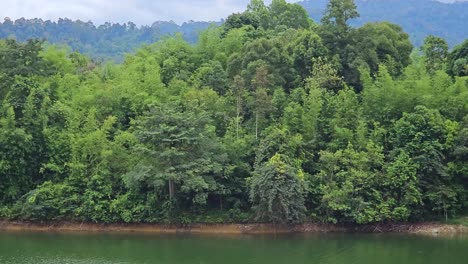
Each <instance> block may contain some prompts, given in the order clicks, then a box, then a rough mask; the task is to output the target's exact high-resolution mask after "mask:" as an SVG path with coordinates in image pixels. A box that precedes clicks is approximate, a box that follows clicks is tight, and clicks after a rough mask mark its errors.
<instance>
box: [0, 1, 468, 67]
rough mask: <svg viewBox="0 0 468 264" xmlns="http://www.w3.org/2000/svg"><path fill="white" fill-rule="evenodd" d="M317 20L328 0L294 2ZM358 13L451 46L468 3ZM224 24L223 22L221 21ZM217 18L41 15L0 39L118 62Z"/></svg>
mask: <svg viewBox="0 0 468 264" xmlns="http://www.w3.org/2000/svg"><path fill="white" fill-rule="evenodd" d="M299 4H300V5H302V6H303V7H304V8H305V9H306V10H307V12H308V13H309V15H310V16H311V17H312V18H313V20H314V21H315V22H316V23H319V22H320V20H321V18H322V16H323V14H324V11H325V8H326V5H327V0H305V1H302V2H299ZM356 4H357V10H358V12H359V13H360V17H357V18H355V19H352V20H351V21H350V25H352V26H355V27H360V26H362V25H364V24H365V23H368V22H382V21H389V22H392V23H396V24H398V25H400V26H402V27H403V30H404V31H405V32H407V33H408V34H409V36H410V40H411V41H412V43H413V45H415V46H417V47H419V46H421V45H422V44H423V40H424V38H425V37H427V36H428V35H435V36H439V37H442V38H444V39H445V40H446V41H447V42H448V44H449V46H450V47H454V46H455V45H458V44H460V43H462V42H463V40H464V39H465V38H467V37H468V22H467V21H468V2H458V3H452V4H446V3H441V2H437V1H432V0H411V1H407V0H367V1H366V0H357V1H356ZM222 22H224V21H222ZM222 22H216V23H214V22H213V23H212V22H193V21H192V22H188V23H183V24H182V25H180V26H179V25H177V24H176V23H174V22H163V21H159V22H155V23H153V24H152V25H151V26H142V27H139V26H137V25H135V24H134V23H132V22H128V23H125V24H118V23H113V24H111V23H106V24H104V25H99V26H97V25H94V24H93V23H92V22H83V21H79V20H78V21H72V20H70V19H66V18H65V19H60V20H58V21H56V22H53V21H49V20H47V21H44V20H42V19H24V18H21V19H17V20H15V21H12V20H10V19H9V18H5V20H4V21H3V23H1V22H0V38H15V39H16V40H18V41H21V42H24V41H26V40H28V39H30V38H39V39H46V40H47V41H49V42H51V43H53V44H62V45H66V46H69V47H71V48H72V50H73V51H78V52H81V53H83V54H85V55H87V56H90V57H92V58H93V59H95V60H98V61H103V60H109V59H111V60H114V61H117V62H121V61H123V58H124V55H125V54H126V53H133V52H134V51H135V50H136V49H137V48H139V47H141V46H142V45H143V44H151V43H154V42H156V41H158V40H160V39H161V38H163V37H165V36H167V35H174V34H175V33H181V34H182V36H183V38H184V39H185V40H186V41H188V42H189V43H195V42H196V41H197V39H198V34H199V32H200V31H201V30H204V29H207V28H208V27H209V26H210V25H212V24H216V25H220V24H221V23H222Z"/></svg>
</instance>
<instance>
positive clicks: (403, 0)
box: [298, 0, 468, 47]
mask: <svg viewBox="0 0 468 264" xmlns="http://www.w3.org/2000/svg"><path fill="white" fill-rule="evenodd" d="M327 2H328V1H327V0H305V1H301V2H298V4H300V5H302V6H303V7H304V8H305V9H306V10H307V12H308V13H309V14H310V16H311V17H312V18H313V19H314V20H315V21H316V22H320V18H321V17H322V14H323V11H324V10H325V7H326V5H327ZM355 3H356V5H357V7H358V11H359V13H360V14H361V17H360V18H359V19H356V20H355V21H353V22H352V24H353V25H354V26H360V25H362V24H364V23H367V22H376V21H389V22H392V23H395V24H398V25H400V26H402V27H403V29H404V30H405V32H407V33H408V34H409V35H410V37H411V40H412V42H413V44H414V45H415V46H420V45H421V44H422V43H423V41H424V38H425V37H426V36H427V35H436V36H439V37H442V38H444V39H445V40H447V42H448V43H449V45H450V46H451V47H453V46H455V45H457V44H460V43H461V42H463V40H465V39H466V38H468V2H467V1H463V2H454V3H441V2H438V1H433V0H355Z"/></svg>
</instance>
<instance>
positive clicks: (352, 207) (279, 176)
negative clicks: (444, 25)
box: [0, 0, 468, 224]
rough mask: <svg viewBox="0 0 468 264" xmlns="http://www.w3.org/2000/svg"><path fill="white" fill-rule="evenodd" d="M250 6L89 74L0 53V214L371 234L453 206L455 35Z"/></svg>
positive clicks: (467, 105) (458, 79) (458, 99)
mask: <svg viewBox="0 0 468 264" xmlns="http://www.w3.org/2000/svg"><path fill="white" fill-rule="evenodd" d="M357 16H358V12H357V10H356V6H355V5H354V3H353V1H352V0H330V3H329V5H328V8H327V10H326V13H325V16H324V17H323V18H322V21H321V24H318V23H315V22H313V21H312V20H310V19H309V17H308V14H307V13H306V11H305V10H304V9H303V8H302V7H301V6H300V5H297V4H288V3H287V2H286V1H284V0H273V1H272V3H271V5H269V6H265V5H264V4H263V1H260V0H252V2H251V4H250V5H249V7H248V9H247V10H246V11H245V12H244V13H242V14H233V15H231V16H229V17H228V18H227V19H226V22H225V23H224V25H223V26H221V27H213V28H210V29H208V30H207V31H204V32H203V33H202V34H201V35H200V38H199V42H198V43H197V44H196V45H191V44H189V43H187V42H186V41H184V40H183V39H182V38H181V37H180V36H179V37H174V38H167V39H164V40H162V41H159V42H157V43H155V44H152V45H149V46H145V47H142V48H140V49H139V50H138V51H137V52H136V53H135V54H134V55H129V56H128V57H126V59H125V61H124V62H123V63H121V64H112V63H109V64H102V65H96V64H95V63H93V62H92V60H90V59H89V58H88V57H86V56H84V55H82V54H80V53H69V52H67V51H66V50H63V49H61V48H57V47H54V46H44V44H43V43H42V42H41V41H38V40H30V41H28V42H26V43H20V42H17V41H15V40H2V41H0V102H1V106H0V217H2V218H6V219H23V220H33V221H49V220H55V221H56V220H76V221H91V222H99V223H115V222H132V223H141V222H145V223H178V224H189V223H195V222H198V223H199V222H203V223H221V222H225V223H226V222H273V223H299V222H303V221H320V222H330V223H357V224H366V223H377V222H379V223H382V222H400V221H420V220H433V219H448V218H451V217H454V216H456V215H458V214H460V213H463V212H464V211H466V209H467V207H468V204H467V201H468V199H467V194H468V192H467V190H468V163H467V160H468V40H466V41H464V42H463V43H462V44H461V45H459V46H457V47H456V48H454V49H453V50H452V51H449V50H448V45H447V43H446V41H445V40H444V39H441V38H438V37H433V36H431V37H428V38H426V40H425V42H424V45H423V49H422V52H421V53H419V52H412V51H413V46H412V44H411V42H410V40H409V36H408V34H406V33H405V32H404V31H403V30H402V28H401V27H400V26H398V25H395V24H391V23H388V22H382V23H370V24H365V25H363V26H362V27H358V28H353V27H351V26H350V25H349V20H350V19H353V18H355V17H357Z"/></svg>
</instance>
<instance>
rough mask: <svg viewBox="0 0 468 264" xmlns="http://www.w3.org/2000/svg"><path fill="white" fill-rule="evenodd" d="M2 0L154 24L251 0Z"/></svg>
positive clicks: (36, 11) (4, 12) (214, 17)
mask: <svg viewBox="0 0 468 264" xmlns="http://www.w3.org/2000/svg"><path fill="white" fill-rule="evenodd" d="M409 1H410V0H409ZM439 1H444V2H451V1H453V0H439ZM463 1H467V0H463ZM0 2H2V3H1V4H0V6H1V8H0V19H1V20H0V21H3V18H5V17H9V18H10V19H12V20H15V19H18V18H21V17H25V18H42V19H44V20H47V19H50V20H53V21H56V20H58V19H59V18H64V17H67V18H70V19H73V20H76V19H79V20H82V21H85V22H86V21H92V22H94V23H95V24H102V23H104V22H115V23H117V22H119V23H124V22H128V21H132V22H134V23H136V24H137V25H151V24H152V23H153V22H154V21H171V20H172V21H175V22H176V23H182V22H185V21H189V20H195V21H219V20H220V19H221V18H226V17H227V16H228V15H229V14H232V13H235V12H241V11H243V10H245V7H246V6H247V4H248V3H249V2H250V0H0ZM265 2H266V3H267V2H269V1H265ZM288 2H296V1H294V0H289V1H288Z"/></svg>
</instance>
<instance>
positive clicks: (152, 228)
mask: <svg viewBox="0 0 468 264" xmlns="http://www.w3.org/2000/svg"><path fill="white" fill-rule="evenodd" d="M1 231H4V232H21V231H25V232H60V233H67V232H91V233H150V234H178V233H187V234H239V235H241V234H289V233H404V234H427V235H431V234H432V235H455V234H468V227H466V226H464V225H451V224H445V223H438V222H422V223H401V224H374V225H333V224H321V223H305V224H300V225H274V224H258V223H249V224H191V225H185V226H180V225H165V224H98V223H85V222H42V223H36V222H25V221H7V220H3V221H0V232H1Z"/></svg>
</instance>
